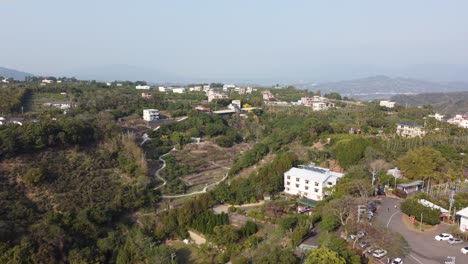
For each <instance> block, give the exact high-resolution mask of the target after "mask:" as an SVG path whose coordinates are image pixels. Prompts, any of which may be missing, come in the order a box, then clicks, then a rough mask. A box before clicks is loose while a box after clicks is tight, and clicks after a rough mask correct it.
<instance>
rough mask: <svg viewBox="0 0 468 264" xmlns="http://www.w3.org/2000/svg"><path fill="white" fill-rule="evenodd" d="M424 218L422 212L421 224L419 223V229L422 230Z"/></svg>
mask: <svg viewBox="0 0 468 264" xmlns="http://www.w3.org/2000/svg"><path fill="white" fill-rule="evenodd" d="M422 220H423V213H421V224H420V225H419V231H422Z"/></svg>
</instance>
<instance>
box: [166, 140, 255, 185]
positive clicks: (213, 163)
mask: <svg viewBox="0 0 468 264" xmlns="http://www.w3.org/2000/svg"><path fill="white" fill-rule="evenodd" d="M249 147H250V145H249V144H247V143H243V144H238V145H235V146H233V147H232V148H229V149H225V148H221V147H219V146H217V145H215V144H213V143H211V142H205V143H202V144H191V145H187V146H185V147H184V149H183V150H180V151H175V152H173V154H172V155H173V156H174V157H175V159H176V160H177V162H178V163H181V164H186V165H189V166H190V167H192V168H194V169H195V171H196V173H191V174H188V175H184V176H183V177H182V178H181V179H182V180H183V181H185V182H186V183H187V185H189V186H191V187H194V186H204V185H206V184H211V183H213V182H216V181H219V180H220V179H222V178H223V176H224V174H225V173H226V171H227V168H229V167H230V166H231V165H232V164H233V163H234V159H235V158H236V156H237V155H239V154H240V153H241V152H243V151H245V150H247V149H248V148H249Z"/></svg>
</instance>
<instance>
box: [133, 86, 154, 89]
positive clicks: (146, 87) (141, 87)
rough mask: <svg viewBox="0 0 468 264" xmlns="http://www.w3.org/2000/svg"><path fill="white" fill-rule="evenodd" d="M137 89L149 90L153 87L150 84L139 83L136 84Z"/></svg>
mask: <svg viewBox="0 0 468 264" xmlns="http://www.w3.org/2000/svg"><path fill="white" fill-rule="evenodd" d="M135 89H137V90H149V89H151V87H150V86H149V85H137V86H135Z"/></svg>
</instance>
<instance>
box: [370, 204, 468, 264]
mask: <svg viewBox="0 0 468 264" xmlns="http://www.w3.org/2000/svg"><path fill="white" fill-rule="evenodd" d="M395 205H397V208H396V209H395V208H394V206H395ZM402 216H403V214H402V213H401V211H400V200H399V199H395V198H389V197H383V198H382V203H381V205H380V208H379V210H378V213H377V221H379V222H381V223H383V224H384V225H385V226H387V227H388V228H390V229H391V230H393V231H395V232H398V233H400V234H401V235H402V236H403V237H404V238H405V239H406V241H408V244H409V246H410V248H411V250H410V253H409V254H408V255H407V256H406V257H405V258H404V263H405V264H439V263H445V261H446V260H447V256H453V257H456V262H455V263H456V264H462V263H468V255H463V254H462V253H461V252H460V249H461V248H462V247H466V246H468V243H467V242H465V243H463V244H458V245H450V244H448V243H447V242H446V241H436V240H434V236H436V235H437V234H439V233H442V232H446V231H447V229H448V228H449V226H448V225H447V224H445V223H442V224H440V225H439V226H438V227H437V228H436V229H435V230H431V231H423V232H419V231H414V230H410V229H408V227H407V226H406V224H405V223H403V220H402Z"/></svg>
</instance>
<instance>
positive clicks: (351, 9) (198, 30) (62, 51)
mask: <svg viewBox="0 0 468 264" xmlns="http://www.w3.org/2000/svg"><path fill="white" fill-rule="evenodd" d="M467 10H468V1H466V0H460V1H455V0H453V1H452V0H446V1H440V0H411V1H408V0H392V1H376V0H353V1H348V0H341V1H338V0H326V1H324V0H317V1H313V0H308V1H299V0H298V1H295V0H290V1H275V0H236V1H227V0H196V1H193V0H186V1H181V0H170V1H168V0H165V1H157V0H152V1H150V0H135V1H128V0H127V1H121V0H80V1H77V0H75V1H63V0H41V1H37V0H0V25H1V27H0V28H1V35H0V36H1V37H0V66H2V67H8V68H14V69H18V70H23V71H28V72H32V73H36V74H45V73H48V74H60V73H73V72H80V71H86V70H87V69H88V70H89V69H91V68H93V67H94V69H95V67H107V66H109V65H130V66H132V67H141V68H145V69H147V70H149V71H153V70H154V71H160V72H163V73H168V74H172V75H174V76H183V77H186V78H231V79H236V78H238V79H242V78H245V79H251V80H255V79H259V80H260V79H278V80H290V81H314V80H319V81H325V80H326V81H332V80H339V79H345V78H353V77H356V78H357V77H364V76H365V75H372V74H390V75H392V74H393V75H405V74H406V75H407V76H408V77H422V78H426V77H424V76H427V78H429V79H430V78H431V77H433V78H435V79H437V78H439V79H441V80H442V79H444V80H445V79H451V80H454V81H457V80H462V79H463V78H468V77H466V76H468V74H464V73H466V72H465V70H466V69H468V66H466V65H468V63H467V61H468V44H467V43H468V16H467V15H466V11H467ZM441 72H442V73H441ZM435 73H437V74H439V73H440V74H439V75H440V76H439V75H437V74H435ZM434 74H435V75H434ZM444 74H445V75H444ZM464 76H465V77H464Z"/></svg>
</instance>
